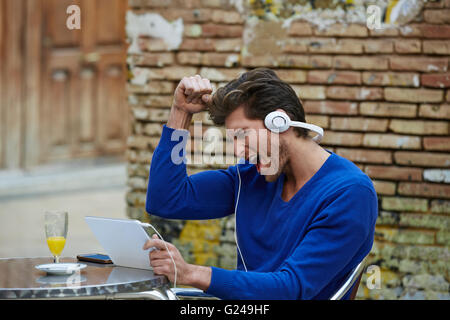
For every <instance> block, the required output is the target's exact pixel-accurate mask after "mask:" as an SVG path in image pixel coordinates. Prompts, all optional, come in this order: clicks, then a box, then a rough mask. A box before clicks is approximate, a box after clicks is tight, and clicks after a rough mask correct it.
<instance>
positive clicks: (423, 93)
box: [384, 88, 444, 102]
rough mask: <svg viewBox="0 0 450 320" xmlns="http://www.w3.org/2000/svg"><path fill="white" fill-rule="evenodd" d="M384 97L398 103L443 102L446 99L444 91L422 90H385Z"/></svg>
mask: <svg viewBox="0 0 450 320" xmlns="http://www.w3.org/2000/svg"><path fill="white" fill-rule="evenodd" d="M384 97H385V99H386V100H387V101H397V102H441V101H442V100H443V98H444V92H443V91H442V90H435V89H422V88H420V89H403V88H402V89H400V88H385V89H384Z"/></svg>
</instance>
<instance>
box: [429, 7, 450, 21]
mask: <svg viewBox="0 0 450 320" xmlns="http://www.w3.org/2000/svg"><path fill="white" fill-rule="evenodd" d="M423 18H424V20H425V22H428V23H432V24H450V10H448V9H439V10H424V12H423Z"/></svg>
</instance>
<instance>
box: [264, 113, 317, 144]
mask: <svg viewBox="0 0 450 320" xmlns="http://www.w3.org/2000/svg"><path fill="white" fill-rule="evenodd" d="M264 124H265V126H266V128H267V129H269V130H270V131H272V132H276V133H282V132H285V131H286V130H287V129H289V127H299V128H303V129H307V130H310V131H313V132H315V133H317V136H315V137H314V138H312V139H313V140H314V141H316V142H317V143H320V141H321V140H322V138H323V129H322V128H321V127H319V126H316V125H314V124H310V123H305V122H300V121H291V119H290V118H289V116H288V115H287V114H286V113H285V112H281V111H273V112H271V113H269V114H268V115H267V116H266V118H265V119H264Z"/></svg>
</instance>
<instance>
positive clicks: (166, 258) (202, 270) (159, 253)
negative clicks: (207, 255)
mask: <svg viewBox="0 0 450 320" xmlns="http://www.w3.org/2000/svg"><path fill="white" fill-rule="evenodd" d="M166 245H167V249H169V250H170V253H171V254H172V257H173V260H174V262H175V265H176V267H177V284H183V285H189V286H194V287H197V288H199V289H202V290H207V289H208V288H209V284H210V283H211V268H208V267H203V266H197V265H193V264H188V263H186V261H184V259H183V257H182V256H181V254H180V251H178V249H177V248H176V247H175V246H174V245H173V244H171V243H169V242H165V244H164V241H163V240H161V239H158V236H157V235H153V236H152V239H151V240H148V241H147V242H146V243H145V244H144V247H143V250H147V249H149V248H152V247H155V248H156V249H157V250H152V251H151V252H150V253H149V257H150V265H151V266H152V267H153V272H154V273H155V274H158V275H164V276H166V277H167V278H169V280H170V281H171V282H174V280H175V269H174V266H173V262H172V259H171V258H170V255H169V253H168V252H167V249H166Z"/></svg>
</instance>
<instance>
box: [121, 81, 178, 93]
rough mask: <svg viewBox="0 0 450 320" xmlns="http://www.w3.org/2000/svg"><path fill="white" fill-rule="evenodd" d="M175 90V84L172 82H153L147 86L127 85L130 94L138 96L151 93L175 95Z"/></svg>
mask: <svg viewBox="0 0 450 320" xmlns="http://www.w3.org/2000/svg"><path fill="white" fill-rule="evenodd" d="M174 90H175V87H174V84H173V82H171V81H155V80H152V81H150V82H149V83H147V84H145V85H134V84H127V91H128V92H129V93H137V94H149V93H157V94H164V93H167V94H173V92H174Z"/></svg>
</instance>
